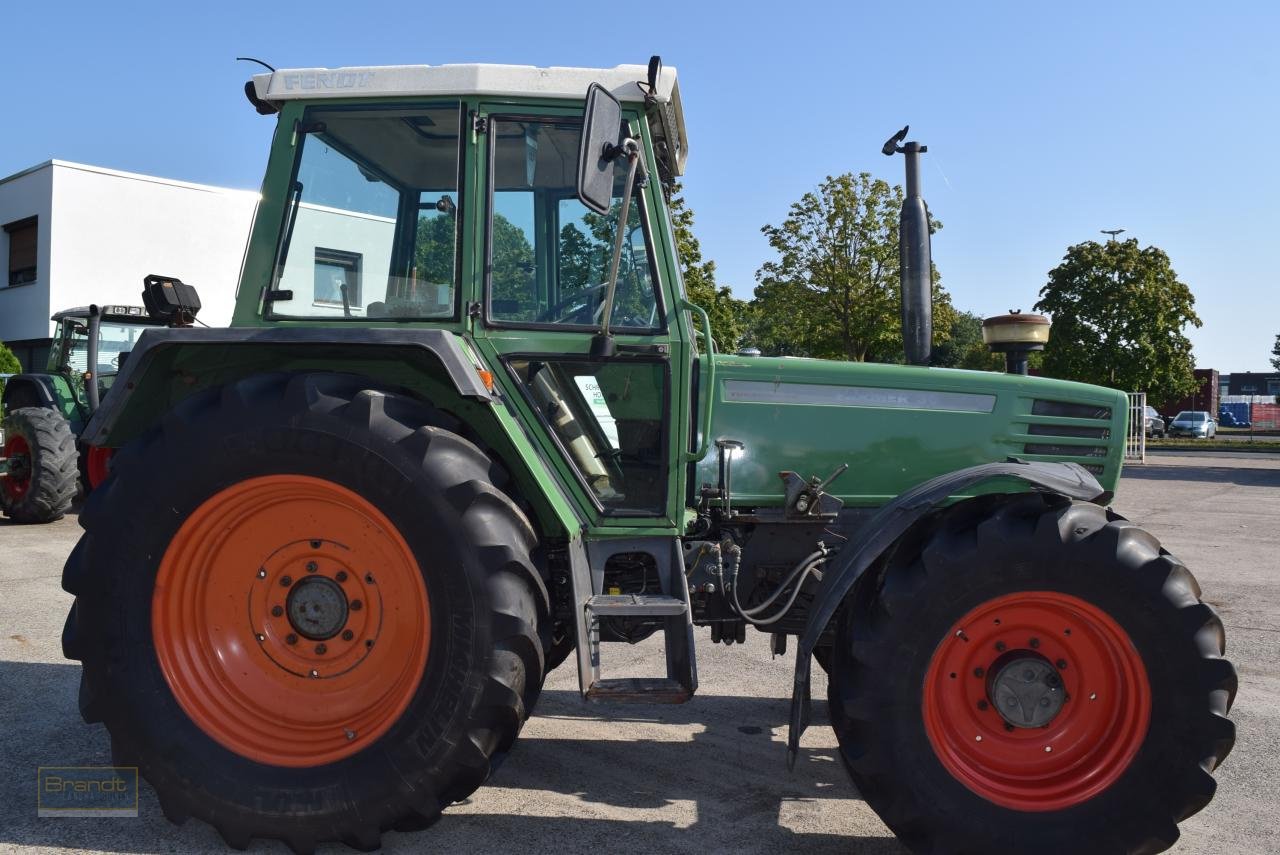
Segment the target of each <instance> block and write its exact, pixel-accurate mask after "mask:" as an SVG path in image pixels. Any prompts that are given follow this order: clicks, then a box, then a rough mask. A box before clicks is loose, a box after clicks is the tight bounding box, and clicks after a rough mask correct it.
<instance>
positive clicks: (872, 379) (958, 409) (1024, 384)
mask: <svg viewBox="0 0 1280 855" xmlns="http://www.w3.org/2000/svg"><path fill="white" fill-rule="evenodd" d="M714 358H715V360H716V370H715V386H716V388H715V389H714V390H713V394H714V395H715V403H714V413H713V420H712V432H711V438H712V439H713V440H719V439H734V440H738V441H740V442H742V443H743V444H744V445H745V448H744V449H743V450H741V451H738V452H735V453H734V459H733V501H734V503H735V504H739V503H741V504H753V505H780V504H782V502H783V492H782V481H781V479H780V478H779V477H778V473H779V472H783V471H787V470H791V471H795V472H798V473H800V474H801V475H803V476H805V477H808V476H813V475H817V476H822V477H825V476H827V475H829V474H831V473H832V472H833V471H834V470H835V469H836V467H838V466H839V465H840V464H842V463H848V464H849V467H850V468H849V471H848V472H847V473H845V474H844V475H842V476H841V477H840V478H839V479H838V480H837V481H836V482H835V483H834V484H833V485H832V486H831V488H830V492H832V493H834V494H835V495H837V496H839V497H840V498H842V499H843V500H844V501H845V503H846V504H847V505H861V506H876V505H882V504H884V503H885V502H887V501H889V500H890V499H892V498H893V497H894V496H897V495H899V494H900V493H902V492H904V491H906V490H908V489H910V488H912V487H914V486H916V485H917V484H920V483H922V482H924V481H926V480H928V479H930V478H933V477H935V476H937V475H942V474H944V473H947V472H953V471H955V470H958V469H963V468H966V467H969V466H975V465H978V464H982V463H996V462H1002V461H1005V460H1007V459H1009V458H1010V457H1015V458H1018V459H1020V460H1026V461H1061V462H1071V463H1079V464H1080V465H1082V466H1084V467H1085V468H1086V469H1088V470H1089V471H1090V472H1092V473H1093V474H1094V475H1095V476H1096V477H1097V478H1098V481H1099V482H1100V483H1101V484H1102V486H1103V487H1104V488H1105V489H1106V490H1110V491H1114V490H1115V486H1116V482H1117V481H1118V480H1119V477H1120V467H1121V463H1122V460H1123V456H1124V437H1125V427H1126V420H1127V417H1128V399H1127V396H1126V395H1125V393H1123V392H1119V391H1116V390H1113V389H1105V388H1102V387H1100V386H1089V385H1086V384H1083V383H1071V382H1067V381H1062V380H1050V379H1046V378H1042V377H1024V376H1020V375H1012V374H998V373H995V372H987V371H961V370H955V369H946V368H919V367H911V366H903V365H882V364H874V363H860V362H832V361H827V360H821V359H796V358H791V357H780V358H767V357H739V356H728V355H722V354H720V355H717V356H715V357H714ZM716 474H717V473H716V451H715V449H714V447H713V448H712V451H711V452H710V454H708V456H707V457H705V458H704V459H703V460H702V461H701V462H700V463H699V464H698V477H697V481H696V483H698V484H704V483H710V484H714V483H716V480H717V478H716ZM1000 489H1002V487H1001V486H1000V485H999V484H998V483H997V484H988V485H985V486H984V487H983V488H982V490H983V491H984V492H991V491H993V490H1000ZM1014 489H1025V485H1024V486H1023V487H1022V488H1014Z"/></svg>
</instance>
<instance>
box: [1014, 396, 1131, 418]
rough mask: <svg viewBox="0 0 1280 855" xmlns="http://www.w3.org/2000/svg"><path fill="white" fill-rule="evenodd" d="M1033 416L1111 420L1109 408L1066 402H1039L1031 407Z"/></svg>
mask: <svg viewBox="0 0 1280 855" xmlns="http://www.w3.org/2000/svg"><path fill="white" fill-rule="evenodd" d="M1031 415H1033V416H1063V417H1066V418H1069V419H1104V420H1108V421H1109V420H1110V419H1111V408H1110V407H1102V406H1099V405H1097V404H1071V403H1067V402H1066V401H1040V400H1037V401H1036V402H1035V403H1034V404H1032V405H1031Z"/></svg>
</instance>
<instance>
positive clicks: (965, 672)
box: [922, 591, 1151, 811]
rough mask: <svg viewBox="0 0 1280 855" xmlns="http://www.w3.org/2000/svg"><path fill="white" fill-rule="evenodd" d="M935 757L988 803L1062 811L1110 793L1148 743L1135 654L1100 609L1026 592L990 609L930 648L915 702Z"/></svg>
mask: <svg viewBox="0 0 1280 855" xmlns="http://www.w3.org/2000/svg"><path fill="white" fill-rule="evenodd" d="M922 706H923V718H924V726H925V732H926V733H927V734H928V737H929V742H930V744H931V745H932V746H933V750H934V753H935V754H936V755H937V757H938V760H939V761H940V762H941V763H942V765H943V766H944V767H945V768H946V769H947V771H948V772H950V773H951V774H952V775H953V776H954V777H955V778H956V779H957V780H958V781H960V782H961V783H962V784H964V785H965V786H966V787H968V788H969V789H970V790H972V791H973V792H974V793H977V794H978V795H980V796H982V797H983V798H985V799H987V800H988V801H991V802H994V803H996V804H998V805H1002V806H1004V807H1008V808H1013V809H1014V810H1021V811H1051V810H1063V809H1065V808H1068V807H1071V806H1073V805H1077V804H1080V803H1082V802H1084V801H1087V800H1089V799H1091V798H1093V797H1094V796H1096V795H1098V794H1099V793H1101V792H1103V791H1104V790H1106V789H1107V788H1108V787H1110V786H1111V785H1112V784H1114V783H1115V781H1116V780H1117V779H1118V778H1119V777H1120V776H1121V775H1122V774H1123V773H1124V771H1125V770H1126V769H1127V768H1128V767H1129V764H1130V763H1132V761H1133V758H1134V757H1135V756H1136V755H1137V753H1138V749H1139V748H1141V747H1142V742H1143V740H1144V739H1145V738H1146V734H1147V727H1148V725H1149V723H1150V719H1151V688H1150V684H1149V683H1148V680H1147V672H1146V667H1145V666H1144V665H1143V662H1142V657H1141V655H1140V654H1139V653H1138V651H1137V649H1136V648H1135V647H1134V646H1133V642H1132V641H1131V640H1130V638H1129V636H1128V634H1126V633H1125V631H1124V630H1123V629H1122V628H1121V627H1120V625H1119V624H1118V623H1116V621H1115V620H1114V619H1113V618H1112V617H1111V616H1110V615H1109V614H1107V613H1106V612H1104V611H1103V610H1102V609H1099V608H1098V607H1096V606H1094V605H1092V604H1090V603H1087V602H1085V601H1084V600H1082V599H1079V598H1078V597H1073V596H1070V595H1068V594H1062V593H1059V592H1055V591H1026V592H1021V593H1016V594H1009V595H1007V596H1003V597H998V598H996V599H993V600H989V601H987V602H986V603H983V604H982V605H980V606H978V607H976V608H974V609H973V610H971V611H970V612H969V613H968V614H966V615H965V616H964V617H963V618H961V620H960V621H959V622H957V623H956V624H955V625H954V626H953V627H952V628H951V630H950V632H949V633H948V635H947V636H946V637H945V638H944V639H943V640H942V642H941V643H940V644H939V645H938V648H937V649H936V650H935V651H934V654H933V658H932V660H931V661H930V663H929V670H928V672H927V673H926V676H925V681H924V693H923V702H922Z"/></svg>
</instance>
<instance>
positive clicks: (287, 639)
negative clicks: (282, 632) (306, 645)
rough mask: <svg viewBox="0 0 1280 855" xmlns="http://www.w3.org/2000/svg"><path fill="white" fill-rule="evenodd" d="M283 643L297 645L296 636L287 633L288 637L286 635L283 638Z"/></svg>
mask: <svg viewBox="0 0 1280 855" xmlns="http://www.w3.org/2000/svg"><path fill="white" fill-rule="evenodd" d="M284 643H285V644H297V643H298V636H296V635H294V634H293V633H292V632H291V633H289V634H288V635H286V636H285V637H284Z"/></svg>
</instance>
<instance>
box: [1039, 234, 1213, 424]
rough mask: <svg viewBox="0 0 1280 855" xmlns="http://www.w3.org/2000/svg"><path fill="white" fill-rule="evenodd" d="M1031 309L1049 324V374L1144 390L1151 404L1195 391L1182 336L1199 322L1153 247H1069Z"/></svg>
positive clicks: (1191, 299)
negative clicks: (1043, 315)
mask: <svg viewBox="0 0 1280 855" xmlns="http://www.w3.org/2000/svg"><path fill="white" fill-rule="evenodd" d="M1035 308H1036V311H1039V312H1046V313H1048V314H1049V315H1051V316H1052V320H1053V331H1052V334H1051V335H1050V337H1049V344H1048V346H1047V347H1046V348H1045V354H1044V371H1045V373H1046V374H1048V375H1049V376H1051V377H1061V378H1064V379H1067V380H1080V381H1083V382H1085V383H1095V384H1098V385H1101V386H1110V387H1111V388H1113V389H1124V390H1126V391H1131V392H1146V393H1147V397H1148V400H1150V401H1152V402H1159V403H1156V404H1155V406H1160V405H1162V404H1167V403H1170V402H1173V401H1176V400H1177V399H1178V398H1181V397H1183V396H1184V395H1187V394H1190V393H1191V391H1192V390H1193V389H1195V388H1196V382H1195V376H1194V374H1193V369H1194V367H1195V365H1194V362H1193V360H1192V357H1191V341H1190V340H1189V339H1188V338H1187V337H1186V335H1185V334H1184V333H1183V330H1184V329H1185V328H1186V326H1187V325H1188V324H1191V325H1192V326H1197V327H1198V326H1200V324H1201V322H1200V318H1199V317H1198V316H1197V315H1196V313H1195V297H1194V296H1192V294H1191V289H1190V288H1188V287H1187V286H1186V284H1185V283H1183V282H1182V281H1180V280H1179V279H1178V275H1177V273H1175V272H1174V270H1173V265H1172V264H1170V263H1169V256H1168V255H1167V254H1165V252H1164V250H1162V249H1159V248H1158V247H1154V246H1149V247H1147V248H1146V249H1142V248H1139V246H1138V242H1137V241H1136V240H1133V239H1130V240H1126V241H1114V240H1113V241H1107V242H1106V243H1098V242H1097V241H1085V242H1084V243H1079V244H1076V245H1075V246H1072V247H1069V248H1068V249H1067V254H1066V256H1065V257H1064V258H1063V260H1062V263H1061V264H1059V265H1058V266H1057V267H1055V268H1054V269H1053V270H1051V271H1049V281H1048V283H1047V284H1046V285H1045V286H1044V287H1043V288H1041V289H1040V301H1039V302H1038V303H1036V305H1035Z"/></svg>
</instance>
